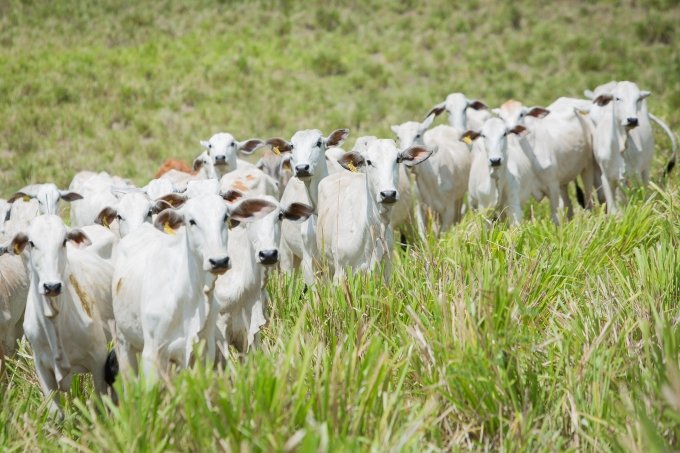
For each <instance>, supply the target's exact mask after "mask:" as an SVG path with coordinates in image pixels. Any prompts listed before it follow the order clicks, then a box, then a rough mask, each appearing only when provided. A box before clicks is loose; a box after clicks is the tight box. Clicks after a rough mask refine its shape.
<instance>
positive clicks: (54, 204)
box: [7, 183, 83, 215]
mask: <svg viewBox="0 0 680 453" xmlns="http://www.w3.org/2000/svg"><path fill="white" fill-rule="evenodd" d="M19 198H23V199H24V200H26V199H35V200H37V201H38V206H39V208H40V213H41V214H54V215H59V200H64V201H75V200H80V199H82V198H83V197H82V195H80V194H79V193H77V192H73V191H67V190H59V188H57V186H56V185H54V184H52V183H47V184H31V185H29V186H26V187H24V188H23V189H21V190H19V191H18V192H16V193H15V194H14V195H12V197H11V198H10V199H9V200H7V201H8V202H9V203H14V202H15V201H16V200H18V199H19Z"/></svg>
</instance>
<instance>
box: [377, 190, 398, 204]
mask: <svg viewBox="0 0 680 453" xmlns="http://www.w3.org/2000/svg"><path fill="white" fill-rule="evenodd" d="M380 199H381V201H382V203H394V202H396V201H397V191H396V190H383V191H382V192H380Z"/></svg>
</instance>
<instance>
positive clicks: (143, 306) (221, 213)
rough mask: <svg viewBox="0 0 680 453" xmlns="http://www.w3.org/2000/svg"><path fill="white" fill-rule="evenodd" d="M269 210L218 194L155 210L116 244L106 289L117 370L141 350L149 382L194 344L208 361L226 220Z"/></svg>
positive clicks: (183, 359) (183, 362) (185, 357)
mask: <svg viewBox="0 0 680 453" xmlns="http://www.w3.org/2000/svg"><path fill="white" fill-rule="evenodd" d="M275 208H276V205H274V204H272V203H271V202H269V201H266V200H260V199H257V198H250V199H246V200H244V201H242V202H240V203H238V204H236V205H234V206H233V207H231V206H227V203H226V202H225V200H224V199H223V198H222V197H221V196H219V195H214V194H209V195H202V196H200V197H197V198H190V199H188V200H187V201H186V203H185V204H184V205H183V206H181V207H180V208H178V209H166V210H164V211H162V212H160V213H159V214H158V216H157V217H156V219H155V221H154V225H153V226H152V225H147V224H144V225H142V226H141V227H140V228H139V229H138V230H137V231H135V233H134V234H130V235H128V236H126V237H124V238H123V239H122V240H121V241H120V243H119V246H118V250H117V254H116V262H115V270H114V276H113V283H112V291H113V298H114V304H113V306H114V314H115V318H116V325H117V332H118V346H119V348H118V354H117V356H118V360H119V363H120V368H121V370H123V371H129V370H130V369H131V368H132V369H133V370H136V369H137V359H136V354H137V353H139V352H141V360H142V369H143V371H144V374H145V375H146V376H147V377H149V378H150V381H151V382H152V381H153V380H154V378H155V377H156V376H157V375H158V372H159V371H160V370H167V369H168V365H169V364H170V363H175V364H176V365H178V366H180V367H182V368H184V367H187V366H188V365H189V361H190V359H191V356H192V349H193V347H194V345H195V344H196V343H197V342H198V341H200V340H205V341H206V343H207V353H208V357H211V358H212V357H215V344H214V339H215V334H214V330H215V319H216V316H217V309H216V308H217V307H216V306H215V303H214V298H213V294H212V293H213V290H214V286H215V280H216V279H217V276H218V275H219V274H222V273H224V272H226V271H227V270H228V269H229V267H230V259H229V256H228V254H227V225H226V222H227V221H228V220H229V218H232V219H234V220H237V221H244V222H248V221H252V220H255V219H257V218H259V217H261V216H263V215H266V214H268V213H269V212H271V211H272V210H274V209H275Z"/></svg>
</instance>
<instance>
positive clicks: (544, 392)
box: [0, 0, 680, 452]
mask: <svg viewBox="0 0 680 453" xmlns="http://www.w3.org/2000/svg"><path fill="white" fill-rule="evenodd" d="M119 3H120V2H113V1H103V2H89V1H77V0H66V1H59V2H48V1H43V0H35V1H33V2H30V1H24V2H18V1H14V0H5V1H3V2H0V155H1V156H2V159H3V165H2V166H1V167H2V168H1V169H0V182H2V187H3V190H2V195H4V196H7V195H9V194H11V193H12V192H13V191H15V190H16V189H18V188H20V187H21V186H22V185H23V184H26V183H29V182H39V181H54V182H56V183H57V184H59V185H60V186H62V187H64V186H67V185H68V183H69V181H70V179H71V177H72V176H73V174H74V173H75V172H76V171H78V170H81V169H97V170H107V171H109V172H111V173H115V174H119V175H121V176H125V177H130V178H132V179H133V180H134V181H135V182H137V183H140V184H141V183H144V182H145V181H146V180H147V179H149V178H150V177H152V175H153V173H154V172H155V170H156V168H157V167H158V166H159V164H160V163H161V162H162V160H163V159H164V158H165V157H170V156H173V157H179V158H184V159H186V160H187V161H188V160H190V159H192V158H193V157H194V156H195V155H197V154H198V153H199V152H200V149H199V146H198V140H199V139H205V138H207V137H209V136H210V135H211V134H212V133H214V132H217V131H222V130H225V131H229V132H232V133H234V134H235V135H236V136H237V137H238V138H239V139H244V138H248V137H263V138H267V137H270V136H283V137H290V135H291V134H292V133H293V132H295V131H296V130H297V129H300V128H308V127H318V128H320V129H322V130H323V131H325V132H330V130H332V129H335V128H337V127H349V128H351V130H352V136H353V137H354V138H356V137H358V136H360V135H365V134H372V135H381V136H385V137H390V136H391V133H390V131H389V126H390V124H394V123H400V122H403V121H406V120H409V119H420V118H421V117H422V115H424V114H425V112H427V110H428V109H429V108H430V107H431V106H432V105H434V104H435V103H437V102H439V101H441V100H443V98H444V96H445V95H446V94H448V93H449V92H453V91H462V92H464V93H466V94H468V95H469V96H474V97H478V98H479V99H482V100H484V101H485V102H486V103H487V104H489V105H497V104H500V103H501V102H503V101H504V100H505V99H507V98H509V97H513V98H517V99H520V100H522V101H524V102H525V103H526V104H529V105H533V104H538V105H541V104H544V105H545V104H549V103H550V102H551V101H552V100H554V99H555V98H556V97H558V96H560V95H571V96H579V95H580V94H581V92H582V90H583V89H584V88H592V87H594V86H595V85H597V84H600V83H604V82H607V81H609V80H612V79H617V80H625V79H628V80H633V81H636V82H637V83H638V84H639V85H640V87H641V88H643V89H649V90H651V91H652V92H653V95H652V97H650V99H649V104H650V109H651V111H652V112H654V113H655V114H657V115H658V116H660V117H662V118H664V119H665V120H666V121H667V122H668V123H669V125H670V126H671V128H672V129H674V130H680V113H678V111H679V109H680V50H679V49H680V36H679V34H678V33H677V31H676V30H677V27H676V24H677V23H678V21H679V20H680V7H678V6H676V4H675V2H673V1H670V0H655V1H641V2H626V4H625V5H620V4H619V3H618V2H611V1H604V2H601V3H597V4H591V3H588V2H583V3H581V2H559V3H553V2H538V1H536V2H528V1H526V2H514V3H513V4H512V5H510V4H505V3H503V4H500V3H498V2H492V1H490V0H468V1H465V2H460V3H457V4H455V5H453V4H452V2H450V1H447V0H439V1H437V0H435V1H426V2H416V1H410V0H402V1H398V0H389V1H377V0H376V1H370V0H369V1H350V2H340V1H331V2H321V1H316V2H296V1H293V0H281V1H276V2H275V1H253V2H237V1H222V2H212V1H208V0H199V1H195V2H192V3H191V4H189V2H174V1H163V2H154V3H153V4H151V3H149V4H134V3H128V4H125V5H121V4H119ZM657 139H658V140H657V141H658V144H657V159H656V162H655V164H654V167H653V169H654V171H653V176H654V180H655V181H656V183H657V184H658V186H654V187H652V188H650V189H649V190H648V191H647V193H646V194H645V195H644V196H642V195H641V194H636V193H631V194H630V198H631V202H630V204H629V205H628V206H627V207H626V208H625V209H624V210H623V212H622V213H621V215H619V216H617V217H615V218H610V217H606V216H605V215H604V213H603V212H601V210H600V209H596V211H595V212H594V213H592V214H590V213H583V212H579V213H578V215H577V216H576V218H575V219H574V221H572V222H570V223H568V224H566V225H565V226H564V227H562V228H559V229H557V228H555V227H554V226H552V224H551V223H550V222H549V220H548V216H547V207H546V206H545V205H534V206H532V209H533V210H534V211H535V212H536V220H534V221H529V222H526V223H525V224H523V225H522V226H520V227H517V228H508V227H507V226H505V225H502V224H498V225H493V226H491V227H488V226H487V225H486V222H485V221H484V220H483V219H482V218H481V217H480V216H477V215H468V216H466V218H465V220H464V221H463V223H462V224H461V225H459V226H457V227H456V228H455V229H454V230H453V231H451V232H450V233H448V234H447V235H445V236H444V237H443V238H442V239H440V240H435V239H431V240H430V241H429V242H428V243H426V244H422V245H419V246H417V247H412V248H410V249H409V250H408V251H406V252H403V251H401V250H399V251H397V253H396V255H395V266H394V276H393V282H392V283H391V284H390V285H389V286H388V287H385V286H384V285H382V284H381V282H380V281H379V280H378V279H376V278H372V277H367V276H356V277H353V278H350V279H349V281H348V283H347V284H346V285H342V286H339V287H333V286H330V285H326V284H321V285H318V286H317V287H315V288H314V289H312V290H310V291H309V292H307V293H306V294H304V295H302V282H301V279H300V278H298V277H296V278H290V277H281V276H277V277H275V278H274V279H273V281H272V282H271V283H270V291H271V295H272V302H271V308H270V313H271V320H270V323H269V325H268V327H267V328H266V329H265V330H264V332H263V339H262V347H261V348H260V349H259V350H258V351H256V352H255V353H253V354H252V355H249V356H248V357H246V358H245V359H243V360H239V359H238V358H234V359H233V360H232V361H230V363H229V365H228V366H227V368H226V370H220V371H213V370H210V369H205V368H203V367H201V366H197V367H195V368H194V369H192V370H189V371H183V372H180V373H179V374H178V375H177V376H173V377H172V378H171V379H170V380H169V382H168V388H167V389H163V390H158V389H156V390H153V391H146V390H144V389H143V386H141V385H139V384H138V383H129V384H127V385H126V386H125V388H123V387H122V386H119V387H118V390H119V393H120V395H121V403H120V404H119V406H117V407H113V406H112V405H111V404H109V403H108V402H105V403H98V402H97V400H96V399H94V398H91V384H90V381H89V380H88V379H79V380H74V386H73V390H72V392H71V393H70V394H69V395H68V396H65V397H64V402H65V409H66V413H67V418H66V421H65V422H64V423H63V425H57V424H56V423H54V422H51V421H49V420H48V418H47V414H46V410H45V404H44V400H43V398H42V395H41V394H40V391H39V389H38V386H37V380H36V377H35V374H34V371H33V364H32V361H31V359H30V353H29V351H28V350H27V346H26V345H24V348H23V349H22V352H21V354H20V355H19V356H18V357H17V358H16V360H12V361H10V362H9V363H7V364H6V369H5V374H4V376H2V378H1V379H0V446H2V449H3V450H9V451H22V450H59V449H82V450H87V451H90V450H91V451H101V450H107V451H108V450H114V451H115V450H125V451H131V450H132V448H134V449H135V450H143V451H165V450H172V451H206V450H207V451H210V450H217V449H225V450H239V449H241V450H246V449H252V450H264V451H272V450H283V449H289V448H290V449H300V450H305V451H313V450H317V449H318V450H322V451H323V450H335V451H338V450H341V451H354V450H358V449H362V450H365V449H372V450H375V451H387V450H399V449H407V450H424V449H440V448H441V449H467V448H469V447H471V448H474V449H484V448H489V449H491V450H499V449H504V450H512V451H526V450H550V451H552V450H592V451H607V450H638V451H645V452H646V451H664V450H675V449H678V448H680V368H679V367H678V363H679V361H680V356H679V351H680V349H679V346H680V328H679V327H678V309H677V302H678V301H679V300H680V209H679V208H678V206H680V192H679V191H678V184H677V182H676V181H677V178H678V177H677V175H674V176H673V180H671V181H663V180H662V178H661V171H662V168H663V164H664V163H665V161H666V160H667V158H668V157H669V152H668V148H669V146H668V140H667V139H666V138H665V137H664V136H663V135H662V134H661V133H659V134H658V135H657ZM352 142H353V140H352V139H350V144H351V143H352ZM348 215H351V213H348ZM131 447H132V448H131Z"/></svg>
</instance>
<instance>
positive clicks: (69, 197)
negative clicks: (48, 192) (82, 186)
mask: <svg viewBox="0 0 680 453" xmlns="http://www.w3.org/2000/svg"><path fill="white" fill-rule="evenodd" d="M59 194H60V195H61V199H62V200H64V201H76V200H82V199H83V196H82V195H80V194H79V193H78V192H67V191H65V190H60V191H59Z"/></svg>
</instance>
